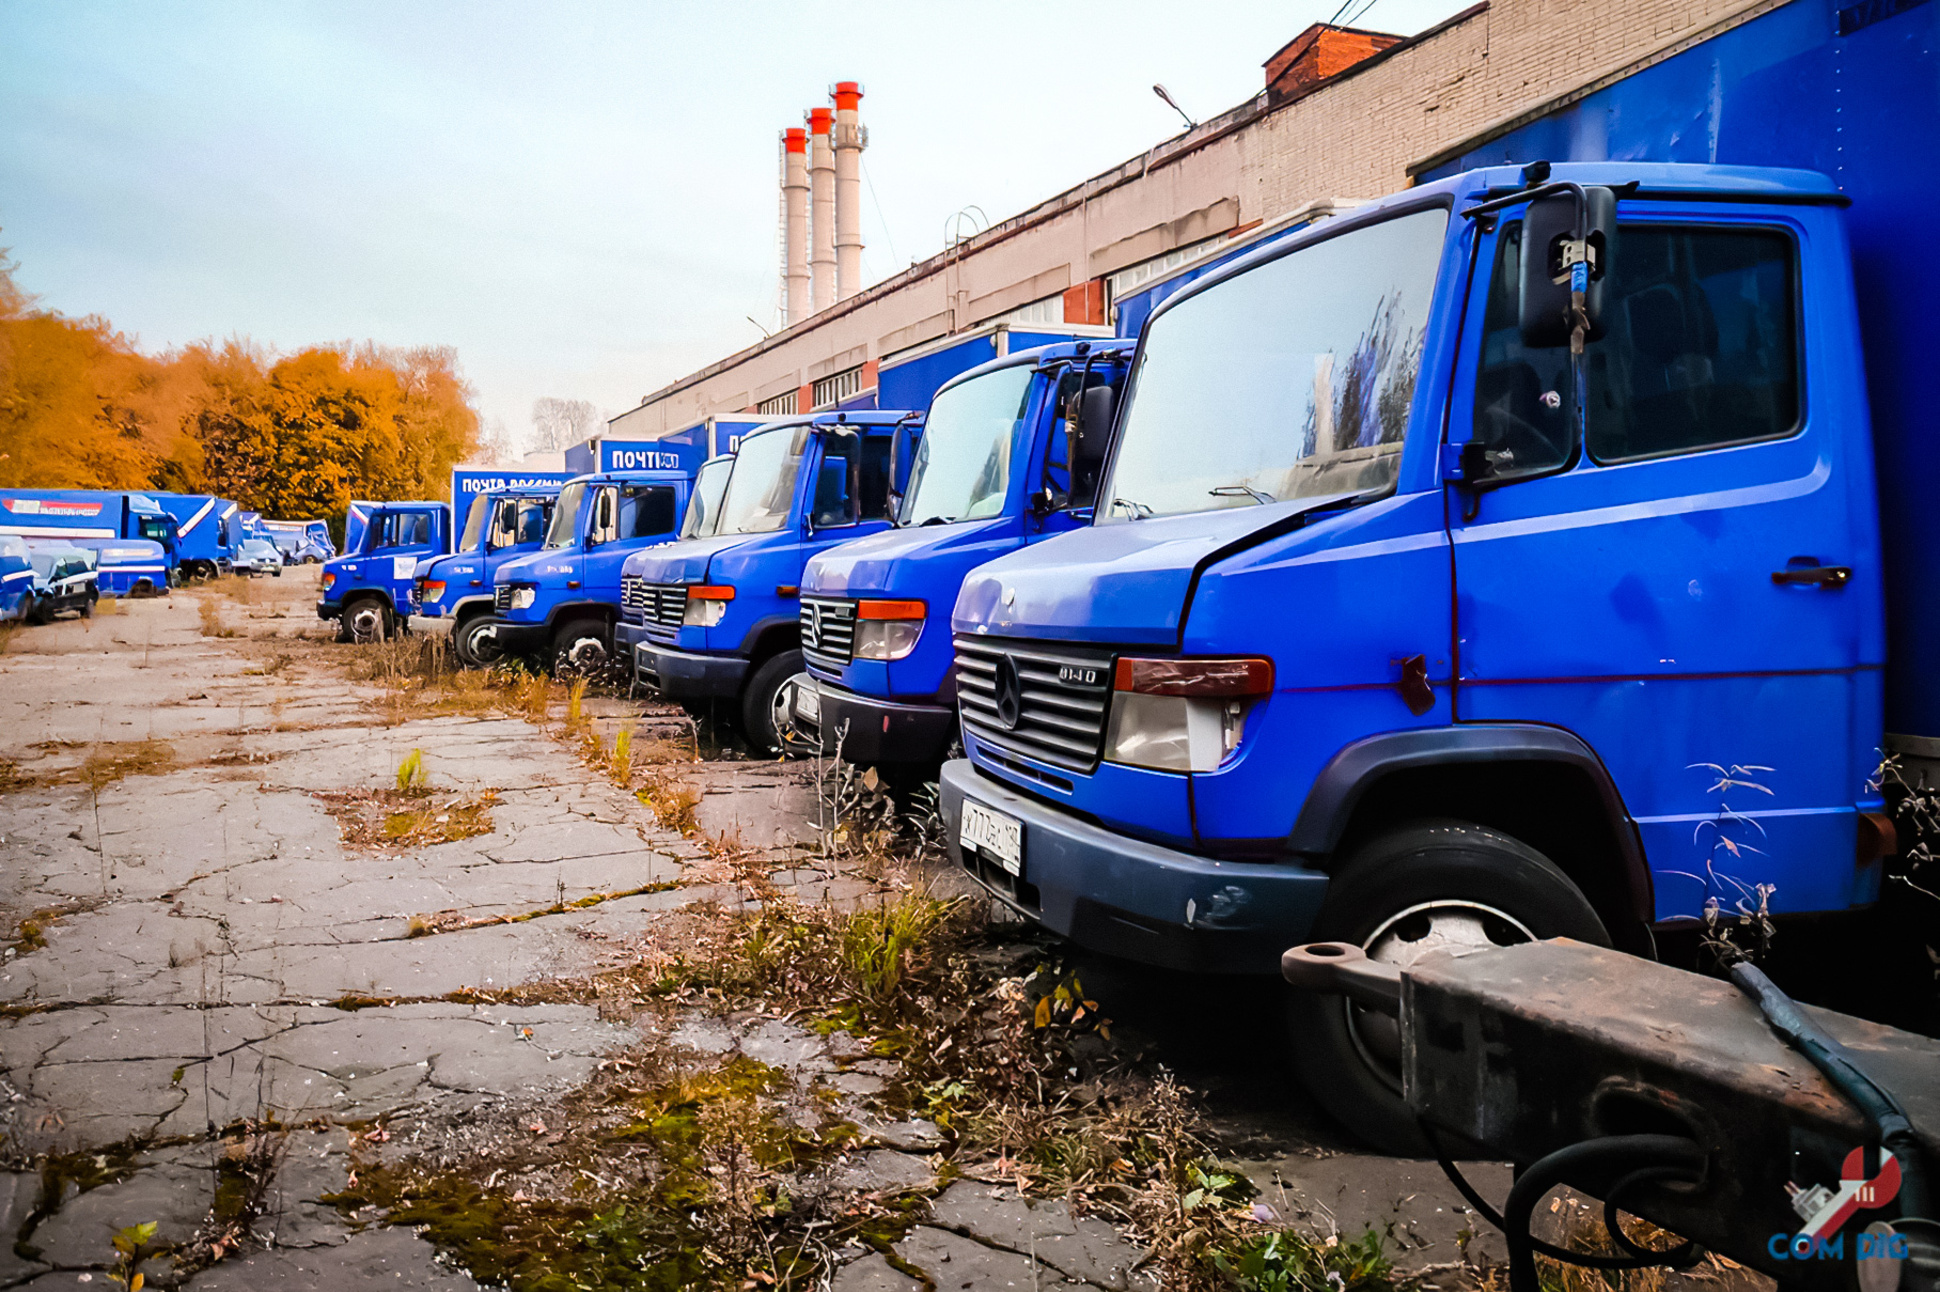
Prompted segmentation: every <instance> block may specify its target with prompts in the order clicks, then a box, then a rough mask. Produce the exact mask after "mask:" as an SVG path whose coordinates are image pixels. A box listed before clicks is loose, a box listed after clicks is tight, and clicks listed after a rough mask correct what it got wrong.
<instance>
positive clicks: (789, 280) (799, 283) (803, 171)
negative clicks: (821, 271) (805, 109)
mask: <svg viewBox="0 0 1940 1292" xmlns="http://www.w3.org/2000/svg"><path fill="white" fill-rule="evenodd" d="M781 196H782V205H783V210H784V215H783V219H782V238H783V240H784V246H785V255H784V258H783V270H782V288H783V292H782V298H783V313H782V317H783V318H784V319H786V320H787V321H788V325H789V326H791V327H792V326H794V325H795V324H797V323H799V322H801V321H802V320H803V319H805V318H807V317H808V310H809V281H808V132H807V131H806V130H803V129H801V128H800V127H799V126H797V127H794V128H792V129H788V130H784V131H782V132H781Z"/></svg>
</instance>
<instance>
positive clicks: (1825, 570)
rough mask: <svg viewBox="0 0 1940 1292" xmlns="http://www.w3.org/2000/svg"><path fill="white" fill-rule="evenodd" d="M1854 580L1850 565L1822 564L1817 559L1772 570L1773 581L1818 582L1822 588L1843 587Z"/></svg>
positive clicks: (1784, 582) (1783, 582)
mask: <svg viewBox="0 0 1940 1292" xmlns="http://www.w3.org/2000/svg"><path fill="white" fill-rule="evenodd" d="M1851 581H1852V567H1851V566H1850V565H1820V564H1818V563H1817V562H1816V561H1815V562H1813V563H1812V564H1810V565H1788V566H1786V567H1785V568H1784V569H1782V570H1773V571H1772V582H1773V583H1777V584H1781V585H1782V584H1787V583H1816V584H1818V585H1819V586H1820V587H1822V588H1843V587H1845V586H1846V584H1847V583H1849V582H1851Z"/></svg>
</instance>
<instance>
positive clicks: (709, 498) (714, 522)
mask: <svg viewBox="0 0 1940 1292" xmlns="http://www.w3.org/2000/svg"><path fill="white" fill-rule="evenodd" d="M733 470H734V459H733V458H716V459H714V460H713V461H712V462H704V463H702V464H701V469H700V474H698V475H696V476H695V477H694V492H693V495H692V496H691V497H690V498H688V500H687V515H686V516H684V517H683V518H682V519H681V522H680V536H681V537H682V538H705V537H707V536H708V535H709V534H712V533H714V531H715V530H717V529H719V528H720V526H721V498H722V496H723V495H724V494H726V493H727V486H728V474H729V473H730V472H731V471H733Z"/></svg>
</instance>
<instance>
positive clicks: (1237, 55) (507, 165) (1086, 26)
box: [0, 0, 1465, 439]
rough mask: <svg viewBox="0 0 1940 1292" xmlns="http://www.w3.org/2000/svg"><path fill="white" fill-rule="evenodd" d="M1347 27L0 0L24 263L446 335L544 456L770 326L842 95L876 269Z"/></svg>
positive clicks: (657, 6)
mask: <svg viewBox="0 0 1940 1292" xmlns="http://www.w3.org/2000/svg"><path fill="white" fill-rule="evenodd" d="M1352 2H1353V4H1354V5H1355V7H1356V8H1359V6H1360V5H1361V4H1362V3H1364V2H1365V0H1352ZM1338 5H1339V0H1280V2H1279V3H1253V2H1250V0H1227V2H1226V3H1223V4H1221V5H1219V6H1217V7H1214V6H1204V7H1201V6H1197V5H1182V4H1178V3H1176V0H1173V2H1166V3H1154V2H1148V0H1114V3H1112V4H1111V5H1108V6H1095V5H1052V6H1034V5H1033V6H1024V7H1016V6H1000V7H995V8H987V7H979V6H971V5H943V4H934V3H929V2H928V0H893V2H885V3H856V4H848V3H841V2H839V0H830V2H828V3H824V4H820V5H804V4H800V3H792V4H781V3H765V2H755V0H748V2H745V3H735V2H733V0H715V2H714V3H692V4H689V3H644V2H640V0H636V2H634V3H595V2H592V0H584V2H566V0H553V2H552V3H543V4H541V3H531V2H529V0H528V2H526V3H495V2H493V0H465V2H463V3H458V2H455V0H454V2H447V0H387V2H386V3H381V4H380V3H367V2H365V0H337V2H335V3H329V4H321V3H302V2H300V0H277V3H273V4H263V3H260V0H248V2H247V3H213V2H198V0H181V2H178V3H170V4H166V5H157V4H153V3H95V2H90V0H0V248H7V249H8V250H9V254H10V255H11V257H12V259H13V260H14V262H16V264H17V266H18V268H17V270H16V272H15V278H16V281H18V283H19V284H20V286H21V287H22V288H24V289H25V290H27V291H29V292H31V293H33V294H34V295H36V296H37V297H38V298H39V303H40V304H41V306H42V307H44V308H47V309H53V310H58V311H60V312H62V313H65V314H70V315H87V314H97V315H101V316H103V317H105V318H107V319H108V320H110V321H111V322H112V323H113V324H114V325H115V326H116V327H118V328H120V329H121V330H122V331H123V332H125V333H127V334H129V335H130V336H131V337H133V338H134V339H135V340H136V341H137V343H138V344H139V345H140V346H141V347H142V348H143V349H146V350H150V351H161V350H167V349H171V348H173V347H177V346H180V345H184V344H187V343H189V342H192V341H196V340H200V339H205V338H213V339H221V338H225V337H229V336H232V335H233V336H246V337H250V338H252V339H254V340H256V341H258V342H261V343H264V344H267V345H269V346H271V347H273V348H275V349H278V350H283V351H288V350H294V349H297V348H300V347H301V346H303V345H306V344H312V343H317V342H332V341H346V340H348V341H362V340H366V339H369V340H374V341H377V342H379V343H380V344H384V345H396V346H412V345H449V346H453V347H455V348H456V350H457V352H458V357H459V362H460V364H461V366H462V367H463V369H464V372H465V374H466V376H467V377H468V379H469V380H470V381H471V383H472V384H473V386H474V387H475V388H476V390H477V393H478V407H479V410H480V413H481V415H482V416H483V418H484V421H485V423H486V425H487V427H490V426H491V425H492V424H493V423H494V422H502V423H503V424H504V425H505V426H506V427H507V428H508V429H509V430H510V431H511V433H512V435H513V436H514V438H515V439H516V438H518V437H520V436H522V435H523V434H525V433H526V432H527V431H528V430H529V427H530V423H531V409H532V402H533V400H534V399H536V398H538V397H540V396H547V395H550V396H556V397H560V398H568V399H586V400H590V401H592V402H593V403H594V404H595V405H597V406H599V407H600V408H601V409H603V410H604V411H606V412H607V413H609V414H612V413H618V412H621V411H624V410H625V409H628V408H631V407H633V406H634V405H635V404H637V403H638V402H639V400H640V399H641V398H642V397H643V396H644V395H645V394H647V393H648V392H650V391H653V390H656V389H658V388H659V387H661V386H663V385H665V384H667V383H668V382H670V381H672V380H674V379H676V378H678V377H680V376H683V375H684V374H686V373H688V372H691V371H693V370H694V369H696V368H698V367H701V366H703V365H705V364H707V363H710V362H712V361H713V360H715V359H718V358H721V357H722V356H724V355H726V354H729V353H731V352H733V351H735V350H738V349H740V348H742V347H743V346H746V345H748V344H750V343H752V342H754V341H756V340H758V339H759V338H760V336H761V335H762V332H761V329H763V328H767V329H774V328H775V327H776V326H777V323H778V318H777V315H778V304H779V290H778V278H779V265H778V257H779V245H780V243H779V237H778V231H777V215H778V209H779V208H778V202H779V198H778V188H777V183H778V179H777V176H778V162H777V155H778V144H777V136H778V134H779V132H780V131H781V130H782V129H783V128H785V127H788V126H795V125H800V124H801V123H802V113H803V111H804V110H805V109H807V108H810V107H815V106H821V105H824V104H826V102H827V94H828V89H829V87H830V85H831V84H832V83H833V82H835V81H838V80H856V81H860V82H861V83H862V86H863V90H864V94H865V97H864V99H863V102H862V119H863V122H864V124H865V125H866V126H867V127H868V130H869V136H870V143H869V148H868V150H867V151H866V152H865V153H864V154H863V174H864V178H865V181H866V183H865V185H864V188H863V200H862V212H863V227H862V232H863V239H864V242H865V244H866V246H865V250H864V253H863V269H864V280H865V283H868V282H875V281H877V280H879V279H882V278H886V277H888V276H890V275H891V274H893V273H895V272H896V271H898V270H900V269H902V268H905V267H907V266H908V265H909V264H910V262H912V261H914V260H918V259H922V258H925V257H927V256H930V255H933V254H935V253H936V252H937V251H938V250H940V249H941V248H942V246H943V242H944V238H945V235H946V226H948V225H949V224H951V223H952V220H953V217H955V216H956V215H957V213H958V212H961V211H964V210H966V209H967V208H971V207H976V208H980V209H981V211H982V212H983V213H984V214H985V216H987V218H988V220H989V221H990V222H993V223H994V222H997V221H1000V220H1002V219H1004V218H1005V217H1007V216H1009V215H1012V214H1015V213H1016V212H1018V211H1020V210H1023V209H1025V208H1027V207H1029V206H1031V205H1032V204H1034V203H1036V202H1038V201H1041V200H1043V199H1044V198H1047V197H1049V196H1051V195H1052V194H1054V193H1057V192H1060V191H1062V190H1064V189H1066V188H1068V187H1070V186H1071V185H1072V184H1074V183H1076V182H1078V181H1079V180H1081V179H1083V178H1084V177H1086V176H1088V175H1091V174H1094V173H1096V172H1098V171H1102V170H1105V169H1107V168H1108V167H1111V166H1113V165H1116V164H1117V163H1119V162H1121V161H1124V160H1125V159H1127V158H1129V157H1132V156H1135V155H1137V154H1138V153H1140V152H1142V151H1144V150H1145V149H1146V148H1149V147H1151V146H1152V145H1153V144H1155V143H1157V142H1160V141H1161V140H1164V139H1166V138H1169V137H1170V136H1172V135H1174V134H1176V133H1177V132H1178V131H1179V130H1180V129H1182V128H1183V124H1182V123H1181V121H1180V120H1179V118H1178V117H1177V116H1176V115H1175V114H1174V113H1173V111H1172V109H1170V108H1168V107H1167V106H1166V105H1165V104H1164V103H1162V102H1160V101H1159V99H1158V98H1157V96H1155V95H1154V94H1153V93H1152V89H1151V87H1152V85H1153V83H1154V82H1162V83H1163V84H1164V85H1165V86H1166V88H1167V89H1168V90H1169V91H1170V92H1171V94H1172V97H1173V98H1174V99H1175V100H1176V101H1177V102H1178V103H1179V105H1180V106H1181V107H1182V108H1184V109H1185V111H1187V112H1188V113H1190V114H1192V115H1193V116H1194V117H1195V118H1200V119H1203V118H1206V117H1211V116H1214V115H1216V114H1218V113H1220V112H1222V111H1225V110H1226V109H1228V108H1230V107H1233V106H1235V105H1237V104H1239V103H1241V102H1244V101H1245V100H1246V99H1248V98H1250V97H1251V96H1252V95H1253V94H1255V93H1256V92H1258V90H1259V88H1260V86H1261V84H1262V73H1261V69H1260V65H1261V64H1262V63H1263V62H1264V61H1265V60H1266V58H1267V57H1268V55H1270V54H1271V53H1273V51H1274V50H1276V49H1277V48H1279V46H1281V45H1282V44H1284V43H1285V42H1286V41H1287V40H1290V39H1291V38H1292V37H1293V36H1294V35H1296V34H1298V33H1299V32H1300V30H1301V29H1302V28H1304V27H1305V26H1306V25H1307V24H1308V23H1310V22H1314V21H1318V20H1324V19H1328V18H1330V17H1332V16H1333V15H1334V14H1335V13H1336V12H1337V10H1338ZM1463 7H1465V0H1374V3H1373V5H1372V7H1371V8H1370V9H1368V10H1367V11H1366V12H1365V14H1364V16H1361V17H1360V18H1359V19H1358V22H1359V24H1360V25H1363V26H1368V27H1374V28H1377V29H1380V30H1385V31H1393V32H1399V33H1403V34H1412V33H1414V32H1416V31H1419V30H1421V29H1422V28H1424V27H1427V26H1429V25H1431V24H1433V23H1435V22H1438V21H1440V20H1441V19H1443V18H1445V17H1447V16H1449V15H1450V14H1452V13H1455V12H1457V11H1458V10H1460V9H1461V8H1463ZM1107 18H1109V19H1110V21H1109V22H1108V21H1106V19H1107Z"/></svg>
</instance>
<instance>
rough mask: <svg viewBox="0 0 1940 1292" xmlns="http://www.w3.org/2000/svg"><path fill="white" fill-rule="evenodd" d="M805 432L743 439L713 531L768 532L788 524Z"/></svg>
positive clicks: (784, 431) (805, 445)
mask: <svg viewBox="0 0 1940 1292" xmlns="http://www.w3.org/2000/svg"><path fill="white" fill-rule="evenodd" d="M808 435H809V428H808V427H806V426H792V427H785V428H781V429H777V430H773V431H766V432H761V433H758V434H755V435H750V436H749V437H748V438H747V439H745V440H742V441H741V447H740V448H739V449H738V450H737V451H736V453H735V457H734V473H733V474H732V475H730V476H729V477H728V487H727V494H726V496H724V497H723V498H722V499H721V523H720V525H719V526H718V527H717V528H716V530H715V532H716V533H721V534H771V533H773V532H774V531H776V530H778V529H780V528H782V527H783V526H784V525H786V524H787V523H788V515H789V513H790V512H791V511H793V510H794V505H795V480H796V477H797V476H799V475H800V474H801V469H802V457H803V456H804V455H805V454H806V453H807V452H808Z"/></svg>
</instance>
